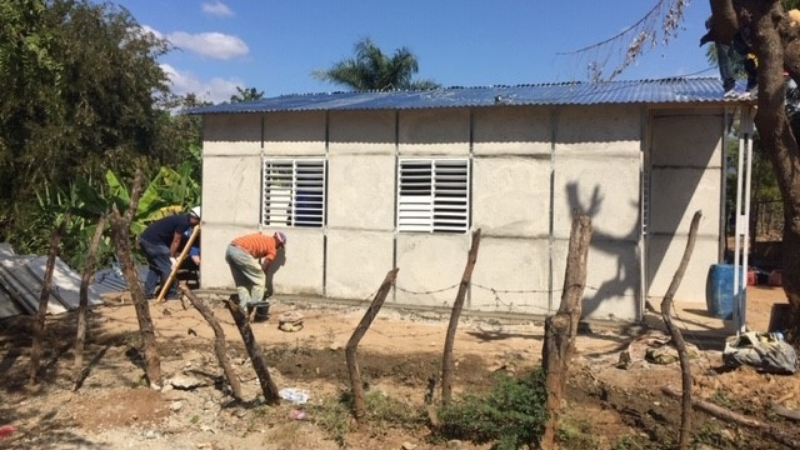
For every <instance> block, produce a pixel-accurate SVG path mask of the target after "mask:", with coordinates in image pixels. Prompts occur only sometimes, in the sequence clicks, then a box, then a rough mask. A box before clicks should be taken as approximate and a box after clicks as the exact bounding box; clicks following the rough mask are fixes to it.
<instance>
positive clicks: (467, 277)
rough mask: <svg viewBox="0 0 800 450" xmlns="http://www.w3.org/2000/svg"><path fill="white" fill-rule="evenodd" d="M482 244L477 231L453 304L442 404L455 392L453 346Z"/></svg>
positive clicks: (444, 361)
mask: <svg viewBox="0 0 800 450" xmlns="http://www.w3.org/2000/svg"><path fill="white" fill-rule="evenodd" d="M480 244H481V230H480V229H478V230H477V231H475V234H474V235H473V236H472V247H471V248H470V249H469V253H468V254H467V265H466V267H464V275H462V277H461V284H460V285H459V287H458V294H457V295H456V299H455V301H454V302H453V310H452V312H451V313H450V324H449V325H448V326H447V336H446V337H445V340H444V356H443V357H442V403H443V404H445V405H448V404H450V399H451V397H452V390H453V366H454V364H453V344H454V343H455V340H456V328H458V320H459V318H460V317H461V309H462V308H463V307H464V299H465V298H466V296H467V289H469V285H470V283H471V282H472V271H473V269H475V263H476V262H477V261H478V247H480Z"/></svg>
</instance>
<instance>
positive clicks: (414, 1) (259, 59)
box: [116, 0, 718, 102]
mask: <svg viewBox="0 0 800 450" xmlns="http://www.w3.org/2000/svg"><path fill="white" fill-rule="evenodd" d="M116 3H117V4H119V5H121V6H124V7H125V8H127V9H128V10H129V11H130V12H131V13H132V14H133V16H134V17H135V18H136V19H137V21H138V22H139V23H140V24H141V25H142V26H144V27H145V28H147V29H149V30H152V31H153V32H154V33H157V34H158V35H159V36H162V37H164V38H166V39H168V40H170V41H171V42H172V43H173V44H174V45H175V46H176V47H177V48H178V49H177V50H174V51H173V52H171V53H170V54H168V55H166V56H164V57H163V58H162V59H161V63H162V65H163V67H164V69H165V70H166V71H167V73H168V74H169V75H170V77H171V80H172V83H173V90H174V91H175V92H176V93H180V94H184V93H188V92H193V93H196V94H198V95H199V96H201V97H202V98H204V99H206V100H211V101H214V102H219V101H224V100H228V99H229V98H230V96H231V95H232V94H233V93H235V92H236V87H237V86H240V87H255V88H257V89H258V90H260V91H264V95H265V96H266V97H273V96H278V95H283V94H293V93H311V92H332V91H339V90H343V89H344V88H342V87H340V86H336V85H333V84H330V83H325V82H321V81H317V80H315V79H313V78H312V77H311V76H310V73H311V72H312V71H314V70H319V69H326V68H329V67H330V66H331V65H332V64H333V63H335V62H337V61H340V60H342V59H344V58H347V57H350V56H352V55H353V46H354V44H355V43H356V42H357V41H359V40H361V39H362V38H365V37H369V38H371V39H372V40H373V42H375V44H376V45H377V46H378V47H379V48H381V49H382V50H383V51H384V53H386V54H391V53H393V52H394V51H395V50H396V49H398V48H400V47H404V46H405V47H408V48H409V49H410V50H411V51H412V53H414V54H415V55H416V56H417V59H418V60H419V63H420V72H419V73H418V74H417V78H425V79H433V80H435V81H437V82H439V83H440V84H442V85H443V86H445V87H448V86H490V85H516V84H530V83H547V82H558V81H575V80H578V81H585V80H586V79H587V77H588V71H587V66H588V62H589V60H588V58H587V57H583V58H579V57H575V56H568V55H567V56H564V55H559V53H563V52H569V51H572V50H577V49H579V48H583V47H586V46H589V45H591V44H594V43H596V42H599V41H601V40H604V39H607V38H609V37H611V36H614V35H615V34H617V33H619V32H621V31H623V30H625V29H626V28H628V27H630V26H631V25H632V24H634V23H635V22H636V21H637V20H639V19H640V18H642V17H643V16H644V15H645V13H647V11H649V10H650V8H652V6H653V5H654V4H655V3H656V0H610V1H598V0H593V1H586V0H571V1H554V0H402V1H399V2H389V1H384V0H222V1H220V0H200V1H194V0H179V1H176V0H119V1H116ZM709 14H710V7H709V3H708V1H707V0H694V1H691V2H690V3H689V5H688V7H687V9H686V14H685V17H684V19H683V21H682V23H681V28H680V30H679V32H678V33H679V34H678V36H677V38H674V39H672V40H671V41H670V43H669V45H666V46H665V45H661V44H659V45H658V46H656V47H654V48H651V49H649V50H648V52H647V53H646V54H645V56H644V57H643V58H641V59H639V60H638V61H637V63H636V64H635V65H633V66H631V67H630V68H629V69H628V70H626V71H625V72H624V73H623V74H622V75H621V76H619V77H618V79H643V78H663V77H671V76H679V75H699V76H714V77H716V76H718V73H717V70H716V68H714V67H710V65H709V63H708V61H707V59H706V56H705V55H706V54H705V48H700V47H699V46H698V44H699V40H700V36H701V35H703V33H704V32H705V28H704V25H703V24H704V21H705V19H706V17H708V15H709ZM625 45H627V43H626V44H625ZM624 50H625V48H624V47H622V48H620V49H619V50H618V51H617V54H622V53H623V52H624Z"/></svg>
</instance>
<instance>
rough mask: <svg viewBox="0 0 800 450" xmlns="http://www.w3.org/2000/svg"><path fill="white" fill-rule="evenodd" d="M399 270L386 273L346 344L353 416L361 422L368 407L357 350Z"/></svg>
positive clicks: (345, 353) (345, 351) (395, 269)
mask: <svg viewBox="0 0 800 450" xmlns="http://www.w3.org/2000/svg"><path fill="white" fill-rule="evenodd" d="M399 270H400V269H398V268H394V269H392V270H390V271H389V272H387V273H386V278H384V279H383V283H381V287H380V288H379V289H378V292H377V293H376V294H375V298H374V299H372V303H371V304H370V305H369V308H367V312H366V313H364V317H362V318H361V322H359V323H358V326H357V327H356V329H355V330H353V334H352V335H351V336H350V340H348V341H347V346H345V350H344V355H345V359H346V360H347V371H348V373H349V374H350V384H351V385H352V389H353V416H355V418H356V421H358V422H359V423H361V422H362V421H363V420H364V416H365V415H366V408H365V407H364V387H363V386H362V385H361V372H360V371H359V370H358V360H357V359H356V350H357V349H358V343H359V342H361V338H363V337H364V334H366V332H367V330H369V326H370V325H371V324H372V321H373V320H375V316H377V315H378V312H379V311H380V310H381V307H382V306H383V302H384V301H385V300H386V296H387V295H388V294H389V290H390V289H391V288H392V285H393V284H394V280H396V279H397V272H398V271H399Z"/></svg>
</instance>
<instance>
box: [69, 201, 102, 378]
mask: <svg viewBox="0 0 800 450" xmlns="http://www.w3.org/2000/svg"><path fill="white" fill-rule="evenodd" d="M105 227H106V216H105V215H102V216H100V219H98V220H97V229H96V230H95V232H94V236H92V241H91V243H89V254H88V255H87V256H86V263H85V264H84V266H83V275H82V276H81V288H80V303H79V304H78V332H77V334H76V337H75V366H74V368H73V381H74V385H73V387H72V390H74V391H77V390H78V389H80V387H81V384H83V380H84V378H85V377H86V375H87V373H86V372H87V371H86V370H84V367H83V350H84V342H85V341H86V328H87V323H86V310H87V309H88V307H89V284H90V282H91V279H92V276H94V268H95V262H96V257H97V247H99V246H100V239H102V237H103V231H104V230H105Z"/></svg>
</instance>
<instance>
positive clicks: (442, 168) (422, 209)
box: [397, 159, 470, 233]
mask: <svg viewBox="0 0 800 450" xmlns="http://www.w3.org/2000/svg"><path fill="white" fill-rule="evenodd" d="M399 164H400V167H399V170H398V178H399V179H398V186H399V189H398V191H399V198H398V201H397V229H398V231H401V232H406V231H411V232H413V231H417V232H426V233H465V232H466V231H467V230H469V204H470V198H469V195H470V189H469V187H470V165H469V160H466V159H433V160H431V159H404V160H400V162H399Z"/></svg>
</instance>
